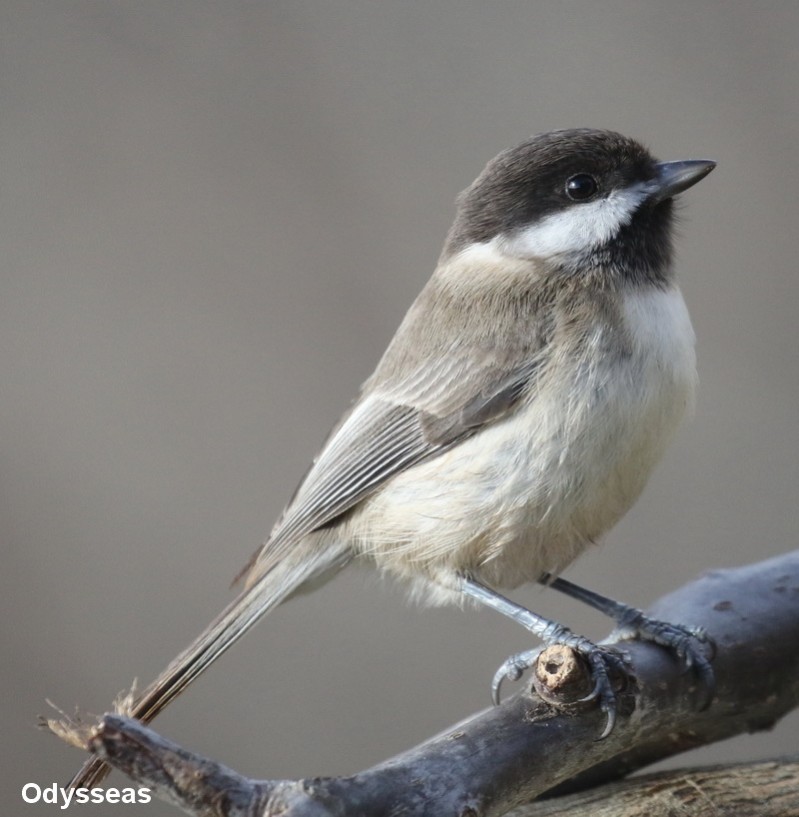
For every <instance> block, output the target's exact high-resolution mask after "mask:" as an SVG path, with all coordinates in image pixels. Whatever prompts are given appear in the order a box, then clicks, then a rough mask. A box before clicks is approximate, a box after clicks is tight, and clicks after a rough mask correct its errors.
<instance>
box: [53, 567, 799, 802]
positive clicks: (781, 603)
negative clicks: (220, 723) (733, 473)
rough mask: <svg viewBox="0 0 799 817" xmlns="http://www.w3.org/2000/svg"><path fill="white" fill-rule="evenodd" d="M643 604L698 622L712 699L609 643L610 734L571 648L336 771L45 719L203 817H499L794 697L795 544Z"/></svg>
mask: <svg viewBox="0 0 799 817" xmlns="http://www.w3.org/2000/svg"><path fill="white" fill-rule="evenodd" d="M648 612H649V614H650V615H652V616H653V617H655V618H660V619H665V620H671V621H679V622H680V623H683V624H687V625H692V626H699V627H703V628H704V629H705V630H706V631H707V632H708V633H709V634H710V636H711V637H712V638H713V639H714V641H715V642H716V647H717V650H716V655H715V658H714V662H713V666H714V670H715V673H716V678H717V687H716V692H715V696H714V699H713V702H712V705H711V706H710V708H709V709H706V710H705V711H702V712H698V711H696V708H695V706H694V702H695V701H696V700H698V699H700V698H701V690H697V689H696V681H695V679H694V677H693V676H692V674H691V673H690V672H688V673H683V672H681V671H680V667H679V665H678V662H677V661H675V660H674V659H673V658H672V657H671V656H670V655H669V654H668V653H666V652H665V651H664V650H662V649H661V648H658V647H656V646H654V645H652V644H646V643H641V642H636V641H619V640H616V641H614V642H612V643H613V644H614V645H615V646H617V647H618V648H619V649H620V650H622V651H623V652H624V653H625V654H626V655H627V656H628V659H629V666H630V670H629V672H630V679H631V682H630V683H629V684H628V686H627V687H626V688H625V689H623V690H621V692H620V694H619V700H620V713H619V715H620V716H619V720H618V723H617V725H616V728H615V730H614V731H613V732H612V734H611V735H610V736H608V737H607V738H605V739H604V740H601V741H597V740H596V737H597V736H598V735H599V734H600V732H601V730H602V727H603V725H604V716H603V715H602V713H600V712H599V711H598V710H597V709H596V708H592V705H591V704H585V703H580V702H579V701H578V700H577V699H578V698H579V697H581V696H582V695H584V694H585V691H586V689H585V687H584V686H583V685H582V684H581V683H580V682H579V673H577V674H575V672H574V671H565V672H564V662H566V663H568V662H569V661H570V660H572V656H569V655H568V654H566V655H564V654H562V653H557V652H556V653H554V654H553V653H551V652H549V651H548V652H547V653H546V654H542V656H541V657H540V658H539V663H538V668H537V672H536V676H537V687H538V689H539V690H540V691H542V692H544V693H545V696H546V700H545V699H544V698H542V697H541V695H540V694H538V693H537V692H535V691H533V690H532V689H526V690H523V691H521V692H520V693H517V694H516V695H514V696H513V697H511V698H509V699H508V700H507V701H506V702H504V703H503V704H502V705H501V706H499V707H495V708H492V709H489V710H486V711H484V712H481V713H478V714H477V715H474V716H472V717H471V718H469V719H468V720H467V721H464V722H463V723H461V724H459V725H457V726H455V727H453V728H452V729H450V730H449V731H448V732H446V733H443V734H441V735H439V736H437V737H434V738H432V739H431V740H429V741H427V742H425V743H423V744H421V745H420V746H418V747H415V748H414V749H411V750H409V751H407V752H405V753H403V754H401V755H398V756H397V757H395V758H392V759H390V760H387V761H385V762H383V763H381V764H379V765H378V766H375V767H373V768H371V769H368V770H366V771H363V772H360V773H358V774H355V775H353V776H350V777H342V778H320V779H306V780H299V781H286V780H280V781H269V780H266V781H252V780H249V779H247V778H244V777H242V776H240V775H238V774H236V773H235V772H232V771H231V770H229V769H226V768H225V767H223V766H221V765H219V764H217V763H215V762H213V761H210V760H207V759H204V758H200V757H198V756H196V755H193V754H192V753H190V752H187V751H186V750H184V749H181V748H180V747H178V746H177V745H175V744H172V743H170V742H169V741H166V740H165V739H164V738H161V737H160V736H158V735H157V734H156V733H155V732H153V731H152V730H150V729H147V728H145V727H143V726H141V725H140V724H138V723H137V722H135V721H132V720H130V719H127V718H124V717H121V716H117V715H107V716H105V718H104V719H103V721H102V723H101V725H100V726H99V727H98V728H97V729H96V730H94V731H93V732H92V734H91V736H90V737H89V738H88V740H86V739H85V735H82V733H81V732H80V731H79V730H76V729H74V728H71V727H70V726H69V725H65V724H64V723H60V724H50V725H51V728H53V727H54V726H55V727H56V729H58V730H60V733H61V736H62V737H67V738H68V737H70V736H71V737H72V739H73V740H76V739H78V738H81V737H82V738H83V743H84V745H85V746H86V748H87V749H88V750H89V751H91V752H93V753H95V754H96V755H98V756H99V757H102V758H103V759H105V760H107V761H108V762H109V763H111V764H112V765H113V766H115V767H116V768H118V769H120V770H122V771H123V772H125V773H126V774H128V775H129V776H131V777H133V778H134V779H136V780H139V781H141V782H143V783H146V784H147V785H149V786H150V787H151V788H153V789H154V790H155V793H156V794H158V795H159V796H160V797H162V798H164V799H166V800H168V801H170V802H172V803H174V804H175V805H178V806H180V807H181V808H183V809H185V810H187V811H189V813H191V814H196V815H203V817H211V815H214V817H219V816H220V815H224V816H225V817H229V816H232V815H236V816H238V815H241V816H242V817H243V815H256V814H257V815H264V816H265V817H267V816H268V815H273V814H275V815H276V814H280V815H282V817H289V816H290V815H291V816H292V817H293V815H315V816H316V817H322V816H323V815H333V814H336V815H338V814H342V813H347V814H359V815H365V816H368V815H383V814H387V813H389V812H390V813H402V814H404V815H432V814H436V815H440V814H458V815H464V816H465V815H469V816H470V817H476V816H477V815H499V814H504V813H505V812H507V811H508V810H509V809H511V808H513V807H514V806H517V805H519V804H521V803H525V802H529V801H531V800H533V799H534V798H536V797H539V796H540V795H542V794H543V793H544V792H547V793H548V795H554V794H563V793H565V792H573V791H578V790H580V789H583V788H586V787H588V786H593V785H597V784H598V783H599V782H607V781H609V780H613V779H616V778H618V777H621V776H623V775H625V774H627V773H629V772H630V771H632V770H634V769H638V768H640V767H642V766H644V765H646V764H648V763H651V762H653V761H654V760H658V759H661V758H664V757H667V756H670V755H673V754H677V753H679V752H682V751H685V750H686V749H691V748H694V747H696V746H700V745H703V744H707V743H711V742H714V741H717V740H721V739H723V738H726V737H730V736H732V735H735V734H738V733H741V732H752V731H756V730H759V729H767V728H769V727H770V726H772V725H773V724H774V723H775V722H776V721H777V720H778V719H779V718H780V717H782V716H783V715H784V714H786V713H787V712H788V711H790V710H791V709H792V708H793V707H795V706H797V704H799V650H797V649H796V645H797V643H799V551H796V552H793V553H790V554H786V555H784V556H781V557H778V558H775V559H770V560H768V561H765V562H761V563H758V564H754V565H749V566H747V567H742V568H732V569H727V570H717V571H713V572H711V573H707V574H705V575H704V576H701V577H700V578H698V579H697V580H695V581H693V582H691V583H689V584H687V585H685V586H684V587H682V588H681V589H679V590H677V591H676V592H674V593H672V594H670V595H668V596H666V597H664V598H663V599H661V600H660V601H658V602H657V603H656V604H655V605H654V606H653V607H652V608H651V610H650V611H648ZM611 638H613V635H612V636H611ZM556 664H557V665H556ZM575 678H577V679H578V681H577V682H575ZM54 731H55V730H54ZM65 732H66V733H67V734H65ZM576 747H579V751H575V748H576Z"/></svg>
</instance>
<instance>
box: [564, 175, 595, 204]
mask: <svg viewBox="0 0 799 817" xmlns="http://www.w3.org/2000/svg"><path fill="white" fill-rule="evenodd" d="M598 188H599V185H598V184H597V183H596V179H595V178H594V177H593V176H589V175H588V173H578V174H577V175H576V176H572V177H571V178H570V179H567V181H566V195H567V196H568V197H569V198H570V199H571V200H572V201H586V200H587V199H590V198H591V196H593V195H594V193H596V191H597V190H598Z"/></svg>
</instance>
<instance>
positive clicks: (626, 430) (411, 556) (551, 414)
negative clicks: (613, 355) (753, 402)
mask: <svg viewBox="0 0 799 817" xmlns="http://www.w3.org/2000/svg"><path fill="white" fill-rule="evenodd" d="M658 295H659V296H661V299H660V301H656V302H655V303H654V304H653V303H643V304H642V303H641V302H640V299H639V300H638V301H636V302H633V303H632V304H631V305H630V308H628V310H627V312H628V320H629V322H630V324H631V330H635V331H636V332H637V335H636V338H637V343H636V347H635V351H634V354H632V355H629V356H626V357H623V358H620V359H619V360H616V361H611V362H608V361H607V360H605V359H603V358H600V359H599V360H597V361H592V365H590V366H585V365H582V366H573V367H571V368H569V367H565V368H564V369H563V376H562V377H559V378H558V379H557V383H556V386H553V387H551V388H547V389H546V390H545V391H543V393H537V394H533V395H532V396H531V398H530V400H529V401H528V402H527V403H526V404H525V405H523V406H521V407H520V408H519V409H517V411H516V412H515V413H514V414H513V415H511V416H510V417H508V418H506V419H504V420H502V421H500V422H498V423H496V424H495V425H493V426H489V427H487V428H485V429H483V430H481V431H480V432H479V433H478V434H476V435H475V436H474V437H472V438H470V439H468V440H466V441H464V442H463V443H461V444H459V445H457V446H455V447H454V448H452V449H450V450H449V451H447V452H445V453H444V454H442V455H440V456H438V457H435V458H433V459H431V460H429V461H426V462H424V463H422V464H420V465H417V466H414V467H413V468H411V469H409V470H408V471H406V472H404V473H402V474H399V475H397V476H396V477H394V478H393V479H392V480H391V481H389V482H388V483H387V484H386V485H385V486H384V487H383V488H382V489H381V490H380V491H378V492H377V493H376V494H375V495H374V496H373V497H371V498H370V499H369V500H367V501H366V502H364V503H363V504H362V506H361V507H360V508H359V509H358V511H357V512H356V513H355V514H353V516H352V518H351V520H350V522H349V524H348V526H347V527H348V528H349V530H348V534H349V536H348V538H350V541H351V543H352V545H353V547H354V549H355V550H356V552H359V553H360V554H361V555H362V556H365V557H367V558H369V559H371V560H373V561H374V562H375V563H376V564H377V566H378V567H380V568H383V569H386V570H388V571H389V572H390V573H392V574H394V575H396V576H398V577H400V578H404V579H406V580H408V581H409V582H410V583H411V586H412V590H413V591H414V593H415V594H416V595H420V596H422V597H425V598H426V599H427V600H428V601H431V602H433V603H439V602H448V601H452V600H455V598H456V595H457V594H456V593H455V591H454V589H453V588H454V585H455V583H456V580H457V575H458V574H459V573H461V572H464V571H467V572H469V573H470V574H471V575H472V576H474V577H475V578H477V579H478V580H481V581H484V582H485V583H487V584H489V585H491V586H494V587H515V586H517V585H519V584H521V583H523V582H529V581H536V580H537V579H538V578H539V577H540V576H541V575H542V574H543V573H545V572H551V573H558V572H560V571H561V570H563V569H564V568H565V567H566V566H567V565H568V564H569V563H570V562H571V561H573V559H575V558H576V557H577V556H578V555H579V554H580V553H581V552H582V551H583V550H584V548H585V547H586V546H587V545H588V544H589V543H591V542H593V541H595V540H596V539H597V538H598V537H600V536H601V535H602V534H603V533H605V531H607V530H608V529H609V528H610V527H612V526H613V525H614V524H615V523H616V522H617V521H618V520H619V518H620V517H621V516H622V515H623V514H624V513H625V512H626V511H627V510H628V509H629V507H630V506H631V505H632V503H633V502H634V501H635V500H636V499H637V497H638V496H639V494H640V493H641V491H642V490H643V488H644V486H645V484H646V481H647V479H648V477H649V475H650V473H651V471H652V468H653V467H654V465H655V464H656V462H657V461H658V460H659V459H660V457H661V455H662V453H663V450H664V448H665V446H666V445H667V444H668V442H669V440H670V439H671V437H672V435H673V433H674V431H675V429H676V427H677V425H678V424H679V421H680V419H681V418H682V416H683V414H684V412H685V409H686V406H687V405H689V404H690V403H691V399H692V395H693V389H694V381H695V365H694V357H693V335H692V332H691V331H690V323H687V321H688V318H687V313H685V308H684V305H683V304H682V298H681V297H680V296H679V292H677V291H675V292H673V293H658ZM667 296H671V298H668V297H667ZM658 310H659V311H660V312H662V313H665V317H667V318H668V319H669V321H670V322H671V325H673V329H672V331H671V332H669V331H668V330H669V325H670V324H669V323H668V322H667V323H666V326H665V330H664V325H663V321H662V320H660V321H658V318H661V319H662V318H663V314H652V313H653V311H654V312H656V313H657V312H658ZM653 320H654V324H653V323H652V321H653ZM681 321H684V322H686V324H687V329H688V331H687V332H686V331H685V326H681V324H680V322H681ZM653 327H657V330H656V331H655V329H654V328H653Z"/></svg>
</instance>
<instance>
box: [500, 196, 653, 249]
mask: <svg viewBox="0 0 799 817" xmlns="http://www.w3.org/2000/svg"><path fill="white" fill-rule="evenodd" d="M650 192H651V190H650V188H649V186H648V185H647V184H644V183H639V184H635V185H632V186H630V187H626V188H624V189H623V190H614V191H613V192H612V193H610V195H608V196H606V197H603V198H599V199H596V200H594V201H589V202H586V203H584V204H578V203H575V204H573V205H572V206H571V207H568V208H567V209H566V210H563V211H561V212H560V213H554V214H553V215H551V216H547V217H546V218H544V219H542V220H541V221H539V222H537V223H536V224H532V225H531V226H529V227H526V228H525V229H524V230H521V231H519V232H518V233H515V234H514V235H510V236H508V235H504V236H499V237H498V238H497V239H495V240H496V241H497V242H498V245H499V248H500V249H501V250H502V251H503V252H505V253H506V254H508V255H511V256H514V257H516V258H541V257H551V256H553V255H566V254H570V253H575V252H583V251H585V250H590V249H592V248H594V247H598V246H600V245H601V244H604V243H605V242H606V241H608V240H609V239H611V238H612V237H613V236H614V235H615V234H616V233H617V232H618V231H619V229H620V228H621V227H623V226H624V225H625V224H628V223H629V222H630V219H631V218H632V216H633V213H635V211H636V210H637V209H638V207H639V206H640V205H641V203H642V202H643V201H644V200H645V199H646V198H647V196H649V194H650Z"/></svg>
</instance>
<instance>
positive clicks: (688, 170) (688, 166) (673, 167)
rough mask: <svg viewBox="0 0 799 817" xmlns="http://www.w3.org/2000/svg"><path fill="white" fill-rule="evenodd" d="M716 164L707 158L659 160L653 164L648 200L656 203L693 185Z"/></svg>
mask: <svg viewBox="0 0 799 817" xmlns="http://www.w3.org/2000/svg"><path fill="white" fill-rule="evenodd" d="M715 166H716V163H715V162H712V161H710V160H709V159H687V160H685V161H682V162H659V163H658V164H656V165H655V172H656V174H657V175H656V176H655V182H654V184H655V189H654V191H653V192H652V195H651V197H650V201H651V202H652V203H653V204H658V203H660V202H661V201H665V200H666V199H670V198H672V196H676V195H677V194H678V193H682V192H683V190H687V189H688V188H689V187H693V186H694V185H695V184H696V183H697V182H698V181H701V180H702V179H704V178H705V176H707V174H708V173H710V171H711V170H713V168H714V167H715Z"/></svg>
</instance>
